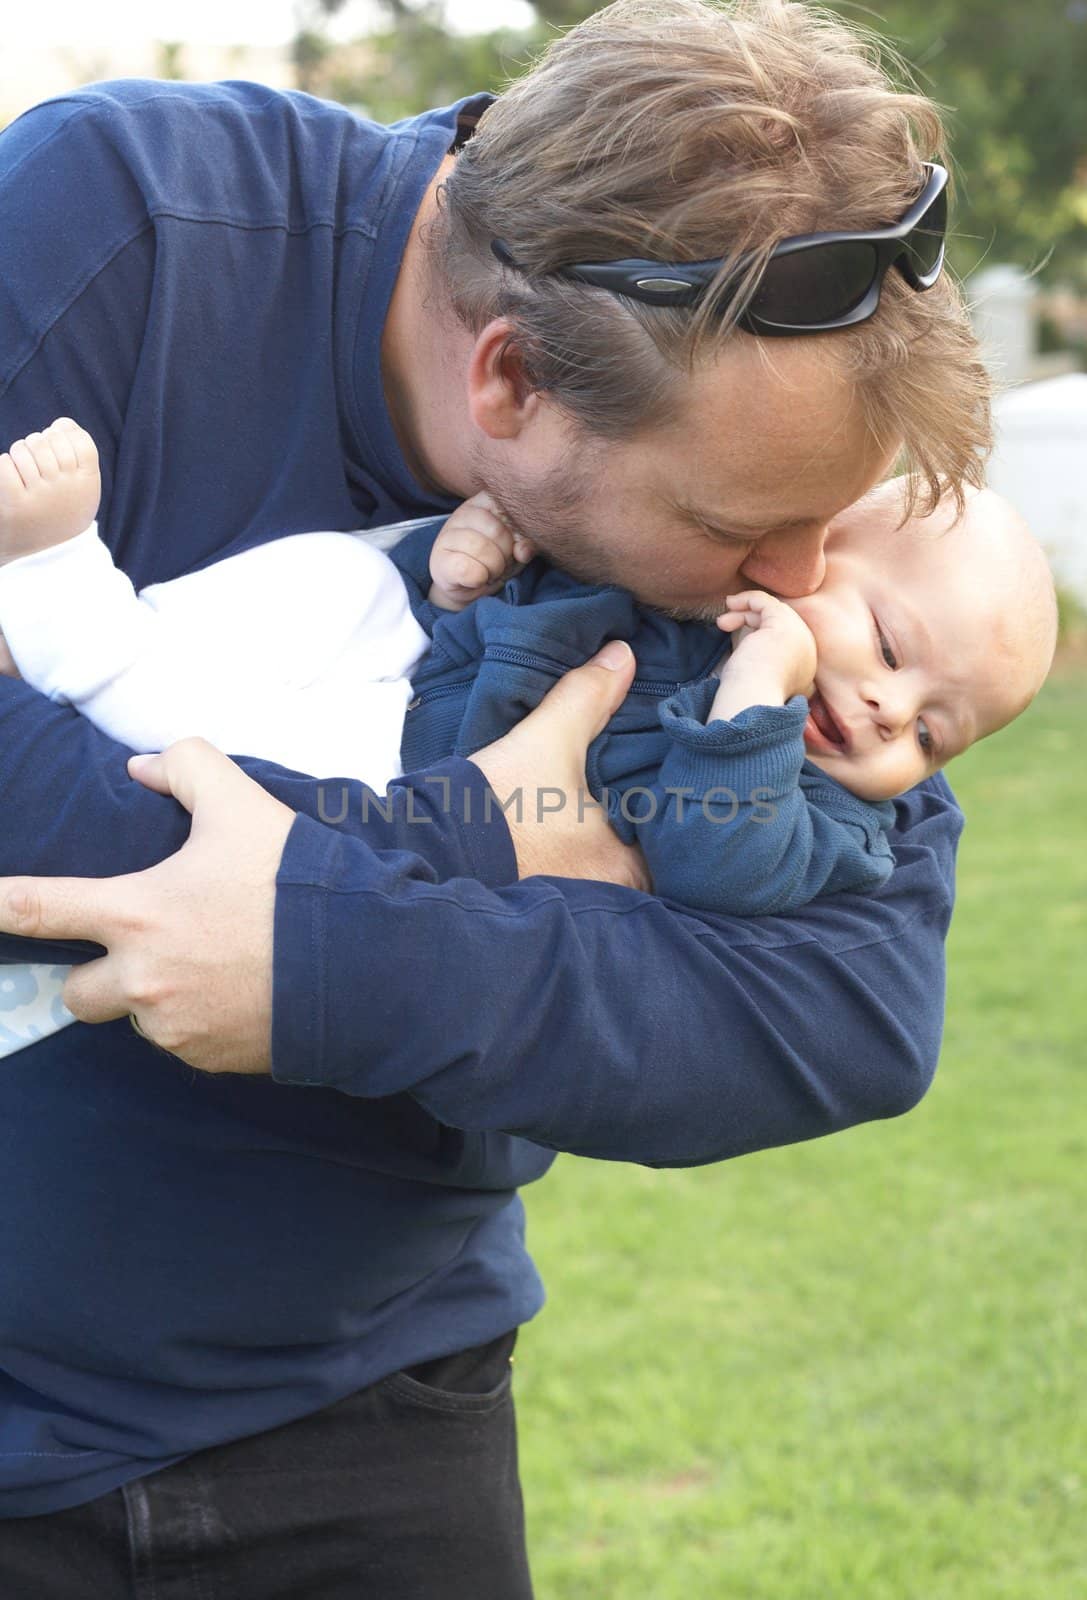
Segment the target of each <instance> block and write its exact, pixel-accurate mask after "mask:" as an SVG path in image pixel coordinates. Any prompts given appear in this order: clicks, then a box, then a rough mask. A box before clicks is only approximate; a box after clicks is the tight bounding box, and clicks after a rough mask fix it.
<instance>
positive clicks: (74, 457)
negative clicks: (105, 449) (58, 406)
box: [49, 417, 98, 467]
mask: <svg viewBox="0 0 1087 1600" xmlns="http://www.w3.org/2000/svg"><path fill="white" fill-rule="evenodd" d="M49 433H50V435H51V437H52V441H53V449H54V450H55V451H56V452H57V460H58V461H60V460H62V459H63V460H65V461H68V460H69V459H70V460H71V462H72V464H73V465H74V466H77V467H95V466H97V465H98V446H97V445H96V444H95V442H94V440H93V439H92V438H91V436H90V434H89V433H88V432H87V430H86V428H81V427H80V426H79V423H78V422H73V421H72V419H71V417H58V418H57V420H56V422H54V423H53V424H52V426H51V427H50V428H49ZM62 450H63V451H64V456H63V457H62V456H61V451H62ZM69 452H70V456H69Z"/></svg>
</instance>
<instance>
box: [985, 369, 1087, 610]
mask: <svg viewBox="0 0 1087 1600" xmlns="http://www.w3.org/2000/svg"><path fill="white" fill-rule="evenodd" d="M994 411H995V416H996V449H995V450H994V452H993V457H992V461H991V462H990V465H989V482H990V484H991V485H992V487H993V488H994V489H996V490H997V491H998V492H999V493H1000V494H1003V495H1007V497H1008V499H1009V500H1010V501H1011V502H1012V504H1013V505H1015V506H1016V507H1017V508H1018V509H1019V510H1020V511H1021V512H1022V513H1023V515H1024V516H1025V517H1026V519H1027V521H1028V522H1029V523H1030V525H1031V527H1032V528H1033V529H1034V532H1035V533H1036V534H1037V536H1038V538H1039V539H1040V540H1041V541H1042V543H1043V544H1044V545H1045V547H1046V550H1047V551H1048V553H1049V558H1050V562H1051V565H1052V567H1053V571H1054V573H1055V574H1056V576H1057V580H1058V582H1060V583H1061V584H1062V585H1063V586H1064V587H1065V588H1067V589H1069V590H1070V591H1071V592H1072V593H1073V594H1075V595H1076V596H1077V598H1078V599H1079V600H1081V601H1082V602H1083V603H1084V605H1087V373H1085V372H1074V373H1068V374H1066V375H1065V376H1064V377H1060V378H1050V379H1048V380H1047V381H1046V382H1044V383H1028V384H1024V386H1023V387H1022V388H1021V389H1013V390H1011V391H1010V392H1009V393H1008V394H1002V395H999V396H998V397H997V400H996V404H995V407H994Z"/></svg>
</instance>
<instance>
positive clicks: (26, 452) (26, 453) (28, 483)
mask: <svg viewBox="0 0 1087 1600" xmlns="http://www.w3.org/2000/svg"><path fill="white" fill-rule="evenodd" d="M33 437H34V435H33V434H31V435H30V438H31V439H32V438H33ZM8 454H9V456H10V457H11V459H12V461H13V462H14V463H15V467H16V470H17V471H18V474H19V477H20V478H21V479H22V482H23V488H24V489H33V488H34V486H35V485H36V484H39V483H40V482H41V481H42V475H41V473H40V471H39V470H38V463H37V459H36V458H35V456H34V453H33V451H32V450H31V448H30V439H16V441H15V443H14V444H13V445H12V447H11V449H10V450H9V451H8Z"/></svg>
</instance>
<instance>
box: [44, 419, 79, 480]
mask: <svg viewBox="0 0 1087 1600" xmlns="http://www.w3.org/2000/svg"><path fill="white" fill-rule="evenodd" d="M66 420H67V419H65V418H62V419H61V421H60V422H54V423H53V425H52V426H51V427H49V428H46V430H45V436H46V438H47V439H48V440H49V443H50V444H51V445H52V447H53V454H54V455H55V456H56V458H57V465H58V466H59V467H60V470H61V472H62V473H64V472H78V471H79V452H78V451H77V449H76V443H75V441H76V434H75V433H73V432H72V428H75V426H76V425H75V423H74V422H73V423H72V428H65V427H63V426H62V423H63V422H64V421H66ZM77 431H81V430H77Z"/></svg>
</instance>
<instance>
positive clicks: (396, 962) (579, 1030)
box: [272, 778, 961, 1166]
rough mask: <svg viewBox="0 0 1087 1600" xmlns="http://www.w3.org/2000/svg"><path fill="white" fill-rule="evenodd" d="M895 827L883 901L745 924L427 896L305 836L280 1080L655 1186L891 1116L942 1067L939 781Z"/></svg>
mask: <svg viewBox="0 0 1087 1600" xmlns="http://www.w3.org/2000/svg"><path fill="white" fill-rule="evenodd" d="M896 817H897V826H896V829H895V831H894V834H893V837H892V844H893V847H894V851H895V857H896V862H897V865H896V867H895V870H894V872H893V873H892V874H891V877H890V878H889V880H888V881H887V883H886V884H885V885H884V887H883V888H882V889H881V890H879V891H877V892H876V893H874V894H870V895H864V896H853V895H834V896H828V897H825V898H823V899H821V900H819V901H817V902H815V903H813V904H811V905H808V906H806V907H805V908H804V909H803V911H801V912H799V913H796V914H794V915H790V916H782V917H773V918H750V919H741V918H735V917H721V916H710V915H707V914H704V913H703V914H698V913H693V912H688V911H685V910H684V909H683V908H681V907H677V906H675V905H672V904H670V903H669V902H668V901H664V900H660V899H657V898H654V897H653V896H650V895H645V894H640V893H637V892H635V891H632V890H626V889H620V888H617V887H614V886H611V885H608V884H599V883H590V882H582V881H577V880H569V881H566V880H550V879H546V878H535V879H527V880H525V881H524V882H522V883H518V884H513V885H510V886H509V887H507V888H502V889H498V890H488V889H487V888H486V887H485V886H484V885H482V884H479V883H469V882H463V881H460V882H458V881H450V882H447V883H445V884H441V885H432V884H428V883H424V882H421V881H420V880H419V878H418V877H417V876H415V875H414V874H413V872H412V870H411V867H410V864H407V863H402V864H399V865H397V864H392V863H389V862H384V863H383V862H380V861H378V860H377V859H376V858H375V857H374V856H373V854H372V853H370V852H368V851H366V850H365V849H364V848H362V847H360V845H359V844H358V843H357V842H356V841H354V840H352V839H350V838H346V837H343V836H342V835H338V834H336V833H335V832H333V831H332V830H330V829H327V828H320V827H317V826H315V825H314V824H313V823H312V822H311V821H309V820H307V819H305V818H300V819H299V820H298V821H297V822H296V823H295V824H294V827H293V828H292V830H291V833H290V835H289V837H288V840H287V844H286V847H285V850H284V855H283V860H282V863H281V867H280V872H279V876H278V879H277V883H278V892H277V899H276V923H275V986H274V1015H273V1047H272V1055H273V1061H272V1070H273V1075H274V1076H275V1077H276V1078H277V1079H279V1081H281V1082H288V1083H296V1084H319V1085H324V1086H328V1087H332V1088H336V1089H339V1090H341V1091H343V1092H345V1093H348V1094H353V1095H361V1096H382V1095H390V1094H396V1093H400V1092H404V1091H406V1092H409V1093H411V1094H413V1095H414V1096H415V1098H416V1099H417V1100H418V1101H419V1103H420V1104H421V1105H422V1106H423V1107H424V1108H425V1109H426V1110H427V1111H429V1112H430V1114H431V1115H432V1116H434V1117H435V1118H437V1119H438V1120H439V1121H441V1122H444V1123H446V1124H447V1125H449V1126H452V1127H456V1128H461V1129H464V1130H466V1131H488V1130H494V1131H497V1130H501V1131H503V1132H506V1133H511V1134H517V1135H520V1136H522V1137H524V1138H527V1139H530V1140H532V1141H534V1142H535V1143H537V1144H541V1145H545V1146H548V1147H550V1148H553V1149H559V1150H568V1151H573V1152H575V1153H577V1154H580V1155H586V1156H595V1157H599V1158H605V1159H611V1160H623V1161H637V1162H642V1163H645V1164H648V1165H654V1166H684V1165H693V1164H699V1163H704V1162H709V1161H716V1160H721V1159H723V1158H725V1157H728V1156H735V1155H740V1154H742V1153H744V1152H747V1151H751V1150H758V1149H763V1148H767V1147H769V1146H772V1145H779V1144H788V1143H794V1142H796V1141H798V1140H802V1139H810V1138H815V1137H817V1136H819V1135H822V1134H827V1133H831V1132H834V1131H836V1130H838V1129H841V1128H845V1127H848V1126H850V1125H851V1124H854V1123H858V1122H863V1121H866V1120H870V1119H872V1118H877V1117H888V1116H894V1115H897V1114H899V1113H901V1112H904V1111H906V1110H907V1109H909V1108H910V1107H911V1106H912V1105H914V1104H915V1103H916V1102H917V1101H918V1100H919V1099H920V1097H921V1095H922V1094H923V1093H924V1091H925V1089H926V1088H927V1086H928V1083H929V1081H930V1079H931V1076H932V1073H933V1071H934V1069H935V1065H936V1059H937V1055H938V1052H939V1044H940V1033H941V1025H942V1015H943V999H944V958H943V949H944V938H945V935H946V931H947V927H948V923H949V920H950V915H951V907H952V901H953V882H954V856H955V848H956V843H957V839H958V835H959V831H960V827H961V815H960V813H959V811H958V808H957V806H956V805H955V802H954V798H953V796H952V795H951V792H950V790H949V789H948V787H947V785H946V783H945V782H944V780H943V779H942V778H936V779H932V780H930V781H929V782H928V783H926V784H924V785H922V786H921V787H920V788H918V789H916V790H913V791H911V793H910V794H909V795H908V796H906V797H905V798H904V799H903V800H901V801H898V802H896Z"/></svg>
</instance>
